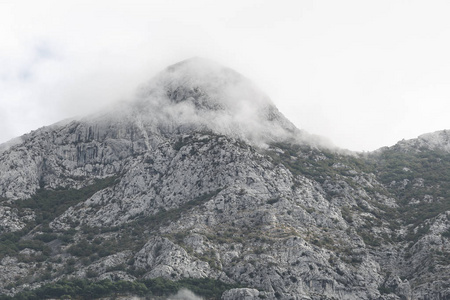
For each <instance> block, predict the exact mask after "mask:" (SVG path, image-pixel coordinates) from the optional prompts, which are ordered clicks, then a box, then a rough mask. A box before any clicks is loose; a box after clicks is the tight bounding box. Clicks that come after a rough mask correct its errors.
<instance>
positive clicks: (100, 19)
mask: <svg viewBox="0 0 450 300" xmlns="http://www.w3.org/2000/svg"><path fill="white" fill-rule="evenodd" d="M449 15H450V1H447V0H446V1H433V0H426V1H425V0H422V1H408V0H386V1H383V0H376V1H375V0H374V1H368V0H367V1H365V0H354V1H348V0H340V1H336V0H324V1H320V0H314V1H306V0H292V1H287V0H286V1H282V0H280V1H261V0H255V1H250V0H237V1H234V0H227V1H211V0H205V1H200V0H188V1H187V0H180V1H174V0H172V1H171V0H161V1H159V0H157V1H156V0H150V1H149V0H146V1H133V0H127V1H113V0H109V1H92V0H90V1H42V0H40V1H20V0H19V1H18V0H14V1H2V0H0V142H5V141H7V140H8V139H11V138H13V137H16V136H19V135H21V134H24V133H27V132H29V131H31V130H33V129H37V128H39V127H41V126H44V125H49V124H51V123H54V122H57V121H59V120H61V119H64V118H68V117H71V116H74V115H84V114H86V113H88V112H91V111H93V110H95V109H99V108H100V107H102V106H104V105H107V104H108V103H109V102H111V101H118V100H122V99H129V98H130V97H131V96H132V95H133V92H134V90H135V89H136V87H137V86H139V85H140V84H141V83H143V82H145V81H148V80H149V79H151V78H152V76H153V75H155V73H156V72H158V71H159V70H161V69H163V68H164V67H166V66H167V65H169V64H173V63H175V62H178V61H180V60H183V59H186V58H190V57H192V56H201V57H205V58H209V59H211V60H214V61H217V62H219V63H221V64H223V65H226V66H228V67H231V68H233V69H235V70H237V71H238V72H240V73H242V74H243V75H245V76H246V77H248V78H250V79H251V80H253V81H254V82H255V83H256V84H257V85H258V86H260V88H261V89H262V90H264V91H265V92H266V93H267V94H268V95H269V96H270V97H271V99H272V101H273V102H274V103H275V104H276V105H277V107H278V108H279V110H280V111H281V112H282V113H284V114H285V115H286V116H287V117H288V118H289V119H290V120H291V121H292V122H293V123H294V124H295V125H297V127H299V128H302V129H305V130H306V131H308V132H310V133H313V134H318V135H323V136H326V137H328V138H329V139H331V140H332V141H333V142H334V143H335V144H336V145H337V146H340V147H343V148H348V149H351V150H357V151H361V150H365V151H370V150H374V149H377V148H379V147H382V146H387V145H393V144H395V143H396V142H397V141H398V140H401V139H403V138H405V139H408V138H414V137H417V136H418V135H420V134H422V133H426V132H432V131H436V130H442V129H450V18H449Z"/></svg>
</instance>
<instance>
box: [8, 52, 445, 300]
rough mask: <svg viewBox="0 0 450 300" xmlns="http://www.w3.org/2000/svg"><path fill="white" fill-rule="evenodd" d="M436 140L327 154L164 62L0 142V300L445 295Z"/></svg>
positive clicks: (261, 104) (195, 67) (249, 104)
mask: <svg viewBox="0 0 450 300" xmlns="http://www.w3.org/2000/svg"><path fill="white" fill-rule="evenodd" d="M448 145H449V138H448V133H447V131H442V132H437V133H433V134H427V135H423V136H421V137H419V138H418V139H415V140H409V141H401V142H399V143H398V144H396V145H394V146H392V147H386V148H382V149H380V150H377V151H375V152H372V153H365V154H359V153H350V152H348V151H343V150H340V149H337V148H336V147H333V146H332V145H330V144H329V143H328V142H326V140H325V139H322V138H320V137H314V136H312V135H309V134H308V133H306V132H304V131H302V130H300V129H297V128H296V127H295V126H294V125H293V124H292V123H291V122H289V120H287V119H286V118H285V117H284V116H283V115H282V114H281V113H280V112H279V111H278V109H277V108H276V107H275V106H274V104H273V103H272V102H271V100H270V99H269V98H268V97H267V96H266V95H265V94H264V93H263V92H261V91H260V90H259V89H258V88H257V87H255V86H254V85H253V84H252V83H251V81H249V80H248V79H246V78H245V77H243V76H242V75H240V74H239V73H237V72H235V71H233V70H231V69H228V68H225V67H222V66H220V65H218V64H216V63H214V62H210V61H207V60H204V59H200V58H193V59H189V60H186V61H183V62H180V63H178V64H175V65H173V66H170V67H168V68H167V69H165V70H163V71H162V72H161V73H159V74H158V75H157V76H156V77H155V78H153V79H152V80H151V81H150V82H149V83H148V84H146V85H144V86H143V87H142V88H141V89H140V90H139V93H138V95H137V96H136V98H135V99H134V100H133V101H131V102H127V103H123V104H120V105H118V106H116V107H113V108H111V109H108V110H105V111H103V112H101V113H98V114H95V115H91V116H87V117H85V118H81V119H75V120H67V121H63V122H61V123H57V124H54V125H51V126H48V127H44V128H41V129H38V130H36V131H33V132H31V133H29V134H27V135H24V136H22V137H20V138H18V139H16V140H14V141H13V142H11V143H8V144H4V145H1V146H0V149H1V150H0V293H1V294H2V295H3V296H0V299H11V298H12V297H16V299H47V298H59V297H66V298H67V297H68V296H71V297H81V298H85V299H92V298H101V297H116V296H118V295H136V296H142V297H144V296H146V297H166V296H167V295H169V294H175V293H176V292H177V291H178V290H180V289H181V288H188V289H190V290H191V291H193V292H195V293H197V294H199V295H202V296H203V297H206V298H212V299H220V298H221V299H226V300H228V299H386V300H387V299H429V300H431V299H450V277H449V276H448V274H450V240H449V239H450V183H449V182H450V171H449V170H450V153H449V151H448V149H449V146H448Z"/></svg>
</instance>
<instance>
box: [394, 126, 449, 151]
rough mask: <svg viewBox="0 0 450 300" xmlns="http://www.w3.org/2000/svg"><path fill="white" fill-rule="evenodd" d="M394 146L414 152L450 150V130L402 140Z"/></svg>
mask: <svg viewBox="0 0 450 300" xmlns="http://www.w3.org/2000/svg"><path fill="white" fill-rule="evenodd" d="M394 147H398V148H399V149H400V150H403V151H412V152H418V151H423V150H437V151H443V152H450V130H440V131H436V132H430V133H425V134H422V135H420V136H419V137H417V138H415V139H410V140H402V141H400V142H398V143H397V145H395V146H394Z"/></svg>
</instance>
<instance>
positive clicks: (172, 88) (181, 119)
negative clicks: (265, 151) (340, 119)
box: [132, 57, 300, 144]
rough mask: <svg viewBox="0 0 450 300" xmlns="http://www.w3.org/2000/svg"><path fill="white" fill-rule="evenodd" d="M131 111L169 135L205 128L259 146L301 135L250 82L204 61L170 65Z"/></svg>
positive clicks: (151, 84) (143, 93)
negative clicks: (173, 132) (170, 133)
mask: <svg viewBox="0 0 450 300" xmlns="http://www.w3.org/2000/svg"><path fill="white" fill-rule="evenodd" d="M132 107H133V108H132V111H133V114H134V115H137V116H139V118H140V119H141V120H143V123H144V124H152V125H154V126H153V127H158V128H165V132H171V131H176V132H180V131H182V132H185V131H186V130H188V131H189V130H192V129H194V130H196V131H198V130H206V131H213V132H215V133H219V134H224V135H228V136H232V137H236V138H240V139H244V140H246V141H250V142H252V143H254V144H263V143H267V142H270V141H274V140H280V139H284V140H285V139H293V138H299V135H300V131H299V130H298V129H297V128H296V127H295V126H294V125H293V124H292V123H291V122H290V121H289V120H287V119H286V118H285V117H284V116H283V115H282V114H281V113H280V112H279V111H278V109H277V108H276V107H275V105H274V104H273V103H272V101H271V100H270V98H269V97H268V96H267V95H266V94H264V93H263V92H262V91H261V90H260V89H259V88H257V87H256V86H255V84H254V83H252V82H251V81H250V80H249V79H247V78H245V77H244V76H242V75H241V74H239V73H238V72H236V71H234V70H232V69H230V68H227V67H224V66H221V65H220V64H217V63H215V62H212V61H209V60H207V59H203V58H197V57H195V58H191V59H188V60H184V61H182V62H179V63H176V64H174V65H171V66H169V67H167V68H166V69H165V70H163V71H162V72H160V73H159V74H157V75H156V76H155V77H154V78H153V79H152V80H151V81H150V82H149V83H148V84H146V85H145V86H144V87H143V88H142V90H141V93H140V95H139V97H138V99H137V100H135V101H134V102H133V103H132Z"/></svg>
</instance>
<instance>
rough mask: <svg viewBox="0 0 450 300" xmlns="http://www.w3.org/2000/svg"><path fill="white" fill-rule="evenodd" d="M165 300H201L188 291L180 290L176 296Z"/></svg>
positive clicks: (201, 299)
mask: <svg viewBox="0 0 450 300" xmlns="http://www.w3.org/2000/svg"><path fill="white" fill-rule="evenodd" d="M167 300H203V298H202V297H199V296H197V295H196V294H194V293H193V292H191V291H190V290H188V289H181V290H179V291H178V293H177V294H176V295H173V296H170V297H168V298H167Z"/></svg>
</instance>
